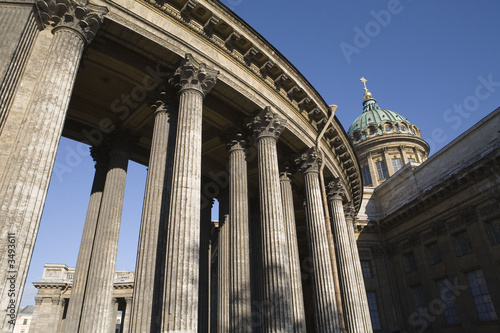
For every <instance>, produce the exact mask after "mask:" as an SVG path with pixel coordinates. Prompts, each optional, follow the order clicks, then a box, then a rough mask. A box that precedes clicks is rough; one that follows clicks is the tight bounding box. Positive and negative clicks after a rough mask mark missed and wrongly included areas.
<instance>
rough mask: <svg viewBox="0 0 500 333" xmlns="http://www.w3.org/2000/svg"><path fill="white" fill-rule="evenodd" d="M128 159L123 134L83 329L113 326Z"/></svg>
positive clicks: (104, 204) (109, 180)
mask: <svg viewBox="0 0 500 333" xmlns="http://www.w3.org/2000/svg"><path fill="white" fill-rule="evenodd" d="M128 159H129V151H128V147H127V145H126V144H125V143H124V142H123V138H121V137H120V138H116V142H115V143H114V146H113V148H112V149H111V151H110V153H109V169H108V173H107V175H106V182H105V185H104V192H103V194H102V201H101V208H100V210H99V219H98V221H97V229H96V233H95V243H94V248H93V251H92V258H91V260H90V267H89V273H88V280H87V288H86V291H85V300H84V303H83V310H82V317H81V320H80V329H79V331H78V332H79V333H107V331H108V330H109V318H110V316H111V315H112V311H111V310H112V309H111V299H112V294H113V277H114V273H115V267H116V256H117V253H118V238H119V235H120V222H121V214H122V208H123V197H124V194H125V181H126V178H127V166H128Z"/></svg>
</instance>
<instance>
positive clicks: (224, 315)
mask: <svg viewBox="0 0 500 333" xmlns="http://www.w3.org/2000/svg"><path fill="white" fill-rule="evenodd" d="M229 267H230V266H229V197H226V196H222V197H220V198H219V239H218V265H217V333H228V332H229V274H230V272H229Z"/></svg>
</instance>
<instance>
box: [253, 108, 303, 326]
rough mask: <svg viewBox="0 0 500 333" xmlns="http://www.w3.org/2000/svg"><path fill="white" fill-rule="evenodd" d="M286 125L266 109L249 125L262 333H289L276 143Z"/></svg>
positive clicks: (287, 275) (289, 306)
mask: <svg viewBox="0 0 500 333" xmlns="http://www.w3.org/2000/svg"><path fill="white" fill-rule="evenodd" d="M284 124H285V121H283V120H282V119H280V118H279V117H278V115H277V114H276V113H275V112H273V111H272V109H271V107H266V108H265V109H264V110H263V111H262V112H261V113H259V115H258V116H257V117H256V118H255V119H254V120H253V121H252V122H251V123H250V124H249V126H250V127H251V128H252V129H253V131H254V133H255V138H256V145H257V154H258V167H259V192H260V207H261V228H262V229H261V237H262V238H261V241H262V265H263V267H262V274H263V281H262V282H263V285H262V294H263V296H262V302H265V304H266V305H268V306H266V307H264V309H263V310H262V311H264V312H263V316H262V318H263V320H264V327H263V331H264V332H290V331H291V330H293V322H292V317H293V315H292V293H291V289H290V267H289V258H288V245H287V239H286V234H285V223H284V220H283V205H282V200H281V191H280V181H279V170H278V154H277V149H276V140H277V138H278V137H279V135H280V133H281V131H282V130H283V129H284Z"/></svg>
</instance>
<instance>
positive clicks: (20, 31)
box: [0, 0, 43, 133]
mask: <svg viewBox="0 0 500 333" xmlns="http://www.w3.org/2000/svg"><path fill="white" fill-rule="evenodd" d="M0 22H2V24H1V26H0V36H2V38H1V40H0V133H2V129H3V126H4V124H5V120H6V119H7V115H8V110H9V107H10V104H11V102H12V100H13V98H14V95H15V94H14V93H15V91H16V87H17V85H18V83H19V80H20V78H21V76H22V73H23V71H24V67H25V65H26V62H27V61H28V58H29V55H30V52H31V49H32V47H33V44H34V42H35V39H36V36H37V35H38V30H39V29H43V25H42V24H41V22H39V15H38V9H37V8H36V5H35V2H31V1H25V2H24V1H5V0H3V1H1V2H0Z"/></svg>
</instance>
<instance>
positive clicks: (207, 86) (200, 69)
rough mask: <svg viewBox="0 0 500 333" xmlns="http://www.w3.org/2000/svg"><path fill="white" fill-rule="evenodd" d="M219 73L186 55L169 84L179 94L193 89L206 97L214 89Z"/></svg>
mask: <svg viewBox="0 0 500 333" xmlns="http://www.w3.org/2000/svg"><path fill="white" fill-rule="evenodd" d="M218 74H219V71H217V70H214V69H209V68H207V66H206V65H205V64H204V63H198V62H197V61H196V60H194V58H193V56H192V55H191V54H189V53H188V54H186V56H185V58H184V60H183V61H182V63H181V65H180V66H179V67H178V68H177V70H176V71H175V73H174V75H173V77H172V78H170V79H169V83H170V84H172V85H173V86H174V87H176V88H178V89H179V90H180V91H181V92H182V91H184V90H189V89H194V90H197V91H199V92H201V93H202V94H203V96H206V94H208V93H209V92H210V90H212V88H213V87H214V85H215V83H216V81H217V75H218Z"/></svg>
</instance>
